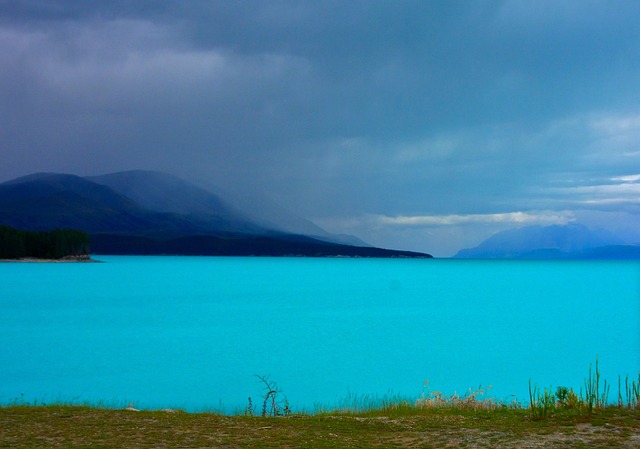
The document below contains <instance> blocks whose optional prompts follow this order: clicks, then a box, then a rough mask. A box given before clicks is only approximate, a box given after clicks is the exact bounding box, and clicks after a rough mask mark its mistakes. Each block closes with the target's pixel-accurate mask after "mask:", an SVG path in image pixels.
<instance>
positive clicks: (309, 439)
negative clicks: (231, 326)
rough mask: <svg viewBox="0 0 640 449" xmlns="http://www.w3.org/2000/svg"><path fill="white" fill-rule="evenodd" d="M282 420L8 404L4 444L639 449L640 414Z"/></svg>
mask: <svg viewBox="0 0 640 449" xmlns="http://www.w3.org/2000/svg"><path fill="white" fill-rule="evenodd" d="M404 407H405V405H400V406H399V407H396V406H389V407H388V408H386V409H377V410H369V411H365V412H363V413H355V412H348V413H343V412H337V411H336V412H333V413H324V414H318V415H295V414H294V415H291V416H286V417H285V416H281V417H264V418H263V417H259V416H225V415H218V414H211V413H185V412H179V411H178V412H167V411H141V412H135V411H127V410H113V409H101V408H90V407H80V406H63V405H51V406H35V407H32V406H11V407H4V408H0V447H1V448H85V447H92V448H113V449H118V448H132V447H140V448H173V447H180V448H213V447H215V448H262V447H264V448H268V447H283V448H287V447H288V448H303V447H305V448H351V447H353V448H356V447H358V448H367V447H371V448H375V447H384V448H414V447H423V448H431V447H433V448H436V447H447V446H448V447H463V448H464V447H502V448H509V447H514V448H515V447H552V448H553V447H558V448H560V447H608V448H615V447H639V446H640V412H639V411H638V410H628V409H626V408H622V409H620V408H617V407H606V408H602V409H599V410H596V411H594V412H593V413H592V414H591V415H589V416H576V415H574V414H566V413H556V414H554V415H553V416H549V417H547V419H545V420H533V419H531V416H530V413H529V411H528V410H527V409H509V408H506V409H503V408H498V409H495V410H475V411H471V410H465V409H458V408H439V407H436V408H420V407H418V408H415V407H414V408H412V409H411V408H410V407H408V406H407V408H406V409H405V408H404Z"/></svg>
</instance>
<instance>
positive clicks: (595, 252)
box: [454, 223, 640, 260]
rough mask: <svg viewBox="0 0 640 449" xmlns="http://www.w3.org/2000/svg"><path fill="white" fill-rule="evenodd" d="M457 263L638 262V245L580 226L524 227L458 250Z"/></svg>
mask: <svg viewBox="0 0 640 449" xmlns="http://www.w3.org/2000/svg"><path fill="white" fill-rule="evenodd" d="M454 257H455V258H459V259H620V260H624V259H640V244H629V243H627V242H624V241H622V240H621V239H620V238H618V237H616V236H615V235H613V234H611V233H609V232H607V231H604V230H601V229H590V228H588V227H587V226H585V225H583V224H580V223H570V224H568V225H552V226H525V227H522V228H518V229H510V230H506V231H502V232H499V233H497V234H495V235H493V236H491V237H489V238H488V239H486V240H485V241H483V242H482V243H480V244H479V245H478V246H476V247H474V248H467V249H463V250H460V251H459V252H458V253H457V254H456V255H455V256H454Z"/></svg>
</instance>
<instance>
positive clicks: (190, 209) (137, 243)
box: [0, 171, 425, 257]
mask: <svg viewBox="0 0 640 449" xmlns="http://www.w3.org/2000/svg"><path fill="white" fill-rule="evenodd" d="M0 224H4V225H7V226H11V227H15V228H18V229H26V230H50V229H59V228H71V229H79V230H82V231H85V232H87V233H89V234H90V235H91V242H92V243H91V246H92V251H93V252H94V253H102V254H203V255H204V254H209V255H214V254H215V255H312V256H337V255H348V256H375V257H393V256H404V257H416V256H418V257H422V256H425V255H424V254H419V253H412V252H408V251H404V252H401V251H393V250H384V249H379V248H365V247H360V246H358V245H344V244H340V243H336V240H339V239H340V237H336V239H333V238H332V236H331V235H330V234H328V233H326V232H324V231H323V230H321V229H320V228H317V229H316V228H314V227H312V229H313V230H314V232H316V231H317V230H319V231H320V233H324V235H326V238H323V237H318V236H317V235H303V234H301V233H292V232H286V231H283V230H282V229H278V228H276V227H270V226H269V225H268V224H267V223H265V222H264V221H262V222H258V221H257V220H254V219H252V218H250V217H249V216H248V214H245V213H244V212H241V211H240V210H239V209H238V208H236V207H235V206H233V205H231V204H229V203H228V202H226V201H225V200H223V199H222V198H220V197H219V196H217V195H215V194H213V193H211V192H208V191H206V190H204V189H201V188H199V187H197V186H194V185H192V184H189V183H187V182H185V181H183V180H181V179H179V178H176V177H174V176H170V175H166V174H163V173H158V172H149V171H130V172H120V173H113V174H108V175H103V176H94V177H86V178H83V177H79V176H75V175H66V174H56V173H36V174H33V175H29V176H25V177H21V178H17V179H14V180H12V181H9V182H6V183H3V184H0Z"/></svg>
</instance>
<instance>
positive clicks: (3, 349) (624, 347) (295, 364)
mask: <svg viewBox="0 0 640 449" xmlns="http://www.w3.org/2000/svg"><path fill="white" fill-rule="evenodd" d="M97 258H98V259H100V260H103V261H105V262H106V263H96V264H38V263H1V264H0V379H1V382H0V404H8V403H13V402H22V401H24V402H34V401H35V402H39V403H40V402H45V403H48V402H58V401H73V402H77V403H84V402H89V403H92V404H102V405H107V406H113V407H121V406H126V405H129V404H133V406H134V407H136V408H167V407H170V408H184V409H187V410H190V411H201V410H221V411H225V412H233V411H234V410H242V409H243V408H244V407H245V406H246V403H247V397H248V396H251V397H253V400H254V403H258V402H259V401H260V395H261V393H262V390H261V386H260V384H259V382H258V379H257V378H256V377H255V375H268V376H270V379H271V380H273V381H275V382H277V385H278V387H279V388H280V389H281V390H282V391H283V393H284V394H286V396H287V397H288V399H289V401H290V403H291V405H292V407H293V408H294V410H301V409H306V410H308V411H311V410H313V409H314V407H315V406H318V405H324V406H334V405H340V404H341V403H343V402H345V400H346V398H353V397H354V396H358V395H360V396H364V395H377V396H383V395H385V394H394V395H399V396H404V397H407V398H411V399H414V398H418V397H419V396H420V394H421V393H422V391H423V383H424V381H425V380H426V379H428V380H429V388H430V390H431V391H435V390H437V391H442V392H444V393H446V394H451V393H453V392H454V391H457V392H458V393H464V392H466V391H467V390H468V389H469V388H472V389H477V388H478V386H479V385H482V386H483V387H486V386H489V385H492V388H491V390H490V391H489V396H493V397H496V398H499V399H504V400H511V399H513V397H514V396H513V395H515V397H516V398H517V399H518V400H521V401H526V400H527V399H528V396H527V395H528V393H527V391H528V390H527V388H528V382H529V379H531V380H532V381H533V382H534V383H536V384H538V385H539V386H541V387H546V386H552V385H553V386H554V387H555V386H558V385H563V386H572V387H574V388H576V390H577V389H579V388H580V387H581V386H582V384H583V381H584V379H585V377H586V376H587V374H588V369H589V364H591V363H594V361H595V358H596V356H598V357H599V361H600V367H601V370H602V373H603V377H605V378H607V379H608V380H609V381H610V382H612V383H613V384H614V388H612V392H611V396H612V399H615V396H616V395H617V376H618V375H619V374H620V375H623V376H624V375H626V374H630V375H632V376H637V374H638V371H639V370H640V336H639V329H640V305H639V297H640V263H638V262H600V261H598V262H590V261H589V262H587V261H585V262H570V261H557V262H554V261H551V262H550V261H473V260H418V259H416V260H411V259H312V258H218V257H119V256H118V257H116V256H110V257H106V256H104V257H97ZM623 379H624V377H623ZM614 389H615V393H614Z"/></svg>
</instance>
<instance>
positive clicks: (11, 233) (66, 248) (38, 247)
mask: <svg viewBox="0 0 640 449" xmlns="http://www.w3.org/2000/svg"><path fill="white" fill-rule="evenodd" d="M88 255H89V236H88V235H87V234H86V233H85V232H82V231H76V230H74V229H55V230H53V231H23V230H19V229H14V228H10V227H9V226H2V225H0V259H21V258H24V257H33V258H36V259H62V258H63V257H65V256H88Z"/></svg>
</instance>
